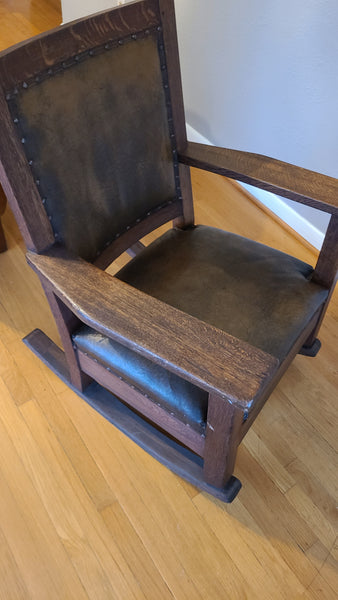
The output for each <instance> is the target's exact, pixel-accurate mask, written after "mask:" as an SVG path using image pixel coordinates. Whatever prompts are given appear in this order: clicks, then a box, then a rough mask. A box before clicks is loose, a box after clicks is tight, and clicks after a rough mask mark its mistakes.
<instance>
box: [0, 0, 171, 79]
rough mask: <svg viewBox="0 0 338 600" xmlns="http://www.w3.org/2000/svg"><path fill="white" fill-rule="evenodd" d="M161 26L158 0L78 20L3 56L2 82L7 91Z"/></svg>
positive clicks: (0, 54) (37, 37) (1, 67)
mask: <svg viewBox="0 0 338 600" xmlns="http://www.w3.org/2000/svg"><path fill="white" fill-rule="evenodd" d="M158 24H159V15H158V14H157V3H156V1H154V0H143V1H141V2H131V3H130V4H129V5H128V6H124V7H123V8H122V7H121V8H120V7H116V8H114V9H112V10H111V11H104V12H101V13H98V14H96V15H94V16H93V17H91V18H90V19H88V17H85V18H83V19H78V20H77V21H73V22H72V23H69V24H66V25H63V26H62V27H58V28H56V29H54V30H51V31H48V32H47V33H42V34H41V35H39V36H36V37H34V38H33V39H32V41H31V42H29V43H28V44H27V43H26V42H23V43H20V44H18V45H17V46H16V47H15V52H13V49H14V48H13V47H12V48H10V49H9V50H4V51H3V52H2V53H0V58H1V61H0V78H1V80H2V81H3V82H4V86H5V87H6V91H7V90H8V91H9V90H11V89H12V88H14V87H15V86H16V85H20V84H22V82H23V81H25V80H26V79H30V78H31V77H33V76H34V75H36V74H38V73H40V72H42V71H44V70H45V69H48V68H50V67H52V66H53V65H55V64H58V63H60V62H62V61H64V60H67V59H68V58H69V57H70V56H75V55H76V54H79V53H81V52H86V51H87V50H90V49H91V48H93V47H95V46H99V45H102V44H105V43H107V42H114V41H116V40H119V39H120V38H123V37H125V36H128V35H131V34H133V33H135V32H137V31H142V30H144V29H146V28H150V27H155V26H156V25H158Z"/></svg>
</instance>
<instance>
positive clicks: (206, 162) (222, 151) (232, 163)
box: [179, 142, 338, 214]
mask: <svg viewBox="0 0 338 600" xmlns="http://www.w3.org/2000/svg"><path fill="white" fill-rule="evenodd" d="M179 161H180V162H181V163H184V164H186V165H189V166H191V167H197V168H199V169H204V170H206V171H212V172H213V173H218V174H219V175H225V176H226V177H230V178H231V179H237V180H238V181H243V183H249V184H250V185H253V186H255V187H259V188H262V189H263V190H267V191H269V192H273V193H275V194H278V195H279V196H284V197H285V198H290V200H295V201H296V202H300V203H302V204H307V205H308V206H312V207H314V208H318V209H320V210H323V211H325V212H328V213H331V214H338V179H334V178H333V177H328V176H326V175H321V174H319V173H315V172H314V171H309V170H307V169H302V168H301V167H296V166H294V165H290V164H288V163H285V162H282V161H280V160H276V159H274V158H269V157H267V156H263V155H262V154H251V153H249V152H241V151H239V150H229V149H227V148H219V147H216V146H207V145H205V144H196V143H194V142H188V143H187V146H186V148H185V149H184V151H182V152H180V153H179Z"/></svg>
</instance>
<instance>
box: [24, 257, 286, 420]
mask: <svg viewBox="0 0 338 600" xmlns="http://www.w3.org/2000/svg"><path fill="white" fill-rule="evenodd" d="M27 261H28V263H29V264H30V266H31V267H32V268H33V269H34V270H35V271H36V272H37V273H38V275H39V276H40V278H41V279H42V280H43V281H44V283H47V284H48V285H49V286H51V288H52V290H53V292H54V293H55V294H56V295H57V296H58V297H59V298H60V299H61V300H62V301H63V302H64V304H66V305H67V306H68V307H69V308H70V309H71V310H72V312H73V313H74V314H75V315H76V316H77V317H78V318H79V319H80V320H81V321H82V322H84V323H86V324H87V325H89V326H90V327H92V328H93V329H96V330H97V331H99V332H100V333H102V334H104V335H106V336H107V337H109V338H111V339H113V340H115V341H117V342H120V343H121V344H123V345H125V346H128V347H129V348H131V349H132V350H134V351H135V352H138V353H139V354H142V355H143V356H145V357H146V358H148V359H150V360H152V361H153V362H156V363H158V364H159V365H161V366H163V367H165V368H167V369H168V370H170V371H172V372H174V373H176V374H177V375H179V376H181V377H182V378H183V379H186V380H188V381H191V382H192V383H194V384H195V385H198V386H199V387H201V388H203V389H205V390H207V391H208V392H215V393H217V394H220V395H221V396H223V397H226V398H227V399H228V400H230V402H232V403H233V404H236V405H237V406H239V407H240V408H242V409H244V410H245V409H249V408H250V406H251V405H252V403H253V402H254V401H255V399H256V397H259V396H260V395H261V393H262V391H263V390H264V388H265V387H266V385H267V383H268V381H270V379H271V377H272V375H273V374H274V373H275V372H276V369H277V366H278V360H277V359H276V358H274V357H272V356H270V355H269V354H266V353H265V352H263V351H261V350H259V349H257V348H254V347H252V346H250V345H249V344H247V343H245V342H242V341H240V340H237V339H236V338H234V337H232V336H230V335H228V334H226V333H224V332H223V331H221V330H219V329H216V328H215V327H213V326H211V325H208V324H206V323H204V322H201V321H199V320H198V319H196V318H195V317H191V316H190V315H187V314H185V313H183V312H181V311H180V310H177V309H175V308H173V307H171V306H169V305H167V304H165V303H163V302H161V301H159V300H157V299H155V298H153V297H151V296H149V295H147V294H145V293H143V292H141V291H139V290H137V289H135V288H133V287H131V286H130V285H128V284H126V283H125V282H123V281H120V280H119V279H116V278H115V277H113V276H111V275H109V274H108V273H105V272H104V271H101V270H100V269H98V268H97V267H95V266H94V265H92V264H89V263H87V262H85V261H84V260H82V259H80V258H77V257H74V256H70V255H69V254H68V253H67V252H66V251H65V250H64V249H62V248H56V247H54V248H53V249H52V250H50V251H49V252H48V253H45V254H35V253H33V252H28V253H27Z"/></svg>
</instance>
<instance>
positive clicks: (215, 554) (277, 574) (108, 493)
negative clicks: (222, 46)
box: [0, 0, 338, 600]
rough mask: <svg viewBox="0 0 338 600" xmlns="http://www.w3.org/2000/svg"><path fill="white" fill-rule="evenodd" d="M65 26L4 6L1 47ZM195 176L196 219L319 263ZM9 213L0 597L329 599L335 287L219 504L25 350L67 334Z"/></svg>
mask: <svg viewBox="0 0 338 600" xmlns="http://www.w3.org/2000/svg"><path fill="white" fill-rule="evenodd" d="M60 21H61V15H60V7H59V3H58V2H57V1H53V0H49V1H48V2H47V1H43V0H35V1H33V2H28V1H24V0H7V1H5V0H0V44H1V47H6V46H7V45H9V44H12V43H15V42H17V41H19V40H20V39H24V38H25V37H29V36H30V35H33V34H34V33H37V32H39V31H41V30H43V29H46V28H50V27H54V26H55V25H57V24H58V23H59V22H60ZM192 177H193V186H194V194H195V199H196V217H197V219H196V220H197V222H204V223H207V224H210V225H214V226H217V227H222V228H225V229H228V230H230V231H233V232H235V233H239V234H242V235H247V236H249V237H251V238H253V239H256V240H258V241H262V242H264V243H266V244H269V245H271V246H275V247H277V248H280V249H281V250H284V251H286V252H289V253H291V254H295V255H296V256H298V257H299V258H301V259H303V260H306V261H308V262H310V263H314V262H315V260H316V253H315V251H314V250H313V249H312V248H311V247H310V246H309V245H308V244H303V243H302V241H301V240H300V239H298V238H297V237H295V236H294V235H293V234H292V233H291V232H290V230H289V229H288V228H286V227H284V226H283V225H282V224H281V223H280V222H279V221H278V220H276V219H274V218H272V217H271V215H269V214H268V213H267V212H265V211H264V210H262V209H261V208H260V207H259V206H258V205H257V204H255V202H253V201H252V200H251V199H250V198H248V196H247V195H246V194H245V193H243V192H242V191H241V190H240V188H238V187H236V186H233V184H232V183H230V182H228V181H226V180H225V179H222V178H220V177H218V176H214V175H211V174H203V173H202V172H199V171H193V174H192ZM3 222H4V228H5V233H6V238H7V242H8V251H7V252H5V253H4V254H1V255H0V452H1V456H2V460H1V463H0V599H1V600H2V599H4V600H12V599H13V600H14V599H24V600H31V599H32V600H33V599H34V600H35V599H40V598H41V599H42V600H45V599H47V598H48V600H54V599H55V600H68V599H70V600H73V599H76V600H78V599H82V598H83V599H85V598H87V599H89V598H90V599H93V600H97V599H99V598H102V599H105V600H107V599H110V598H112V599H113V598H121V599H123V600H129V599H134V598H140V599H147V600H153V599H154V600H155V599H156V600H158V599H162V598H163V599H167V598H168V599H170V598H171V599H176V600H183V599H185V598H186V599H189V600H195V599H196V600H197V599H200V598H201V599H202V598H203V599H204V598H210V599H211V600H216V599H217V600H218V599H222V600H224V599H229V600H233V599H245V598H247V599H249V600H251V599H252V600H253V599H256V598H257V599H263V600H264V599H266V600H271V599H273V600H275V599H277V600H278V599H284V598H287V599H288V600H290V599H291V600H293V599H302V600H319V599H327V600H331V599H332V600H334V599H335V598H336V597H337V589H338V575H337V559H338V544H337V489H338V481H337V465H338V460H337V439H338V435H337V396H338V394H337V390H338V357H337V341H338V295H337V293H335V295H334V298H333V301H332V303H331V307H330V309H329V312H328V315H327V317H326V320H325V322H324V325H323V328H322V332H321V336H320V337H321V340H322V343H323V347H322V350H321V351H320V353H319V355H318V356H317V357H316V358H315V359H311V358H306V357H303V356H298V357H297V358H296V359H295V361H294V363H293V365H292V366H291V368H290V369H289V371H288V373H287V374H286V375H285V376H284V378H283V379H282V381H281V382H280V384H279V386H278V388H277V389H276V391H275V392H274V394H273V395H272V397H271V398H270V400H269V401H268V403H267V405H266V406H265V408H264V410H263V411H262V413H261V414H260V416H259V417H258V419H257V421H256V422H255V424H254V426H253V428H252V429H251V430H250V431H249V433H248V435H247V437H246V438H245V439H244V441H243V443H242V445H241V447H240V450H239V455H238V461H237V467H236V475H238V477H239V478H240V479H241V480H242V483H243V488H242V490H241V492H240V494H239V496H238V497H237V499H236V500H235V501H234V502H233V504H231V505H223V504H222V503H220V502H218V501H217V500H215V499H213V498H211V497H209V496H207V495H206V494H202V493H199V492H198V490H196V489H195V488H193V487H192V486H190V485H189V484H187V483H185V482H184V481H182V480H181V479H179V478H178V477H176V476H175V475H174V474H172V473H170V472H169V471H168V470H166V469H165V468H164V467H162V466H161V465H160V464H158V463H156V461H154V460H153V459H152V458H150V457H149V456H148V455H147V454H145V453H144V452H143V451H142V450H141V449H140V448H138V447H137V446H135V445H134V444H133V443H132V442H131V441H129V440H128V439H127V438H126V437H124V436H123V435H122V434H121V433H119V432H118V431H117V430H115V429H114V428H113V427H112V426H111V425H110V424H109V423H108V422H106V421H104V420H103V419H102V418H101V417H100V416H99V415H98V414H96V413H94V412H93V410H92V409H91V408H90V407H88V406H87V405H86V404H85V403H83V401H81V400H80V399H79V398H78V397H77V396H76V395H75V394H74V393H73V392H71V391H70V390H69V389H68V388H67V387H66V386H65V385H64V384H63V383H62V382H61V381H60V380H58V379H57V378H56V377H55V376H54V375H53V373H51V372H50V371H49V370H48V369H47V368H46V367H45V366H44V365H43V364H42V363H41V362H39V360H38V359H37V358H36V357H35V356H34V355H33V354H31V353H30V351H29V350H28V349H27V348H26V347H25V346H24V345H23V344H22V342H21V338H22V337H23V336H24V335H26V334H27V333H28V332H29V331H30V330H31V329H33V328H35V327H40V328H41V329H43V330H44V331H46V333H47V334H48V335H49V336H50V337H52V338H53V339H54V340H55V341H58V334H57V331H56V329H55V326H54V324H53V321H52V318H51V315H50V312H49V308H48V305H47V303H46V301H45V299H44V296H43V294H42V291H41V288H40V285H39V283H38V280H37V278H36V276H35V275H34V273H33V272H32V270H31V269H29V268H28V266H27V265H26V262H25V257H24V247H23V244H22V240H21V237H20V234H19V232H18V229H17V227H16V224H15V222H14V219H13V216H12V214H11V212H10V211H9V209H6V212H5V215H4V218H3ZM150 237H151V236H150ZM124 260H125V259H124V258H122V259H121V260H120V261H119V265H118V266H121V264H122V263H123V262H124Z"/></svg>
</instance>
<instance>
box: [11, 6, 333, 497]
mask: <svg viewBox="0 0 338 600" xmlns="http://www.w3.org/2000/svg"><path fill="white" fill-rule="evenodd" d="M179 72H180V71H179V61H178V50H177V39H176V29H175V19H174V8H173V1H172V0H140V1H139V2H134V3H131V4H129V5H124V6H123V7H119V8H116V9H113V10H110V11H105V12H102V13H99V14H97V15H94V16H91V17H89V18H86V19H80V20H79V21H76V22H74V23H70V24H69V25H65V26H63V27H60V28H57V29H55V30H53V31H51V32H48V33H46V34H43V35H40V36H38V37H36V38H33V39H32V40H30V41H28V42H26V43H23V44H20V45H19V46H17V47H14V48H13V49H10V50H8V51H5V52H3V53H2V54H1V55H0V85H1V94H0V115H1V124H0V134H1V135H0V159H1V165H2V167H1V171H0V173H1V182H2V185H3V187H4V190H5V192H6V195H7V198H8V200H9V202H10V205H11V206H12V208H13V211H14V213H15V215H16V218H17V221H18V223H19V226H20V228H21V231H22V234H23V236H24V239H25V242H26V245H27V249H28V252H27V260H28V262H29V264H30V265H31V266H32V268H33V269H34V270H35V271H36V272H37V274H38V276H39V278H40V281H41V283H42V286H43V288H44V290H45V293H46V295H47V298H48V300H49V303H50V306H51V309H52V311H53V314H54V317H55V319H56V321H57V324H58V328H59V332H60V336H61V339H62V343H63V350H61V349H60V348H58V347H57V346H55V344H54V343H53V342H52V341H51V340H49V339H48V338H47V337H46V336H45V334H43V333H42V332H40V331H37V330H36V331H34V332H32V333H31V334H29V335H28V336H27V338H26V339H25V341H26V343H27V344H28V345H29V346H30V347H31V348H32V350H33V351H34V352H36V353H37V354H38V355H39V356H40V357H41V359H42V360H43V361H44V362H46V363H47V364H48V365H49V366H50V367H51V368H52V369H53V370H54V371H55V372H57V373H58V374H59V376H60V377H61V378H63V380H64V381H66V382H67V383H68V384H69V385H70V386H71V387H72V388H73V389H74V390H75V391H77V393H78V394H80V395H81V396H82V397H83V398H84V399H85V400H86V401H87V402H89V403H90V404H91V405H92V406H94V408H96V409H97V410H98V411H99V412H100V413H101V414H103V415H104V416H105V417H106V418H107V419H109V420H110V421H111V422H112V423H114V424H115V425H116V426H117V427H119V428H120V429H121V430H122V431H124V432H125V433H126V434H127V435H129V436H130V437H131V438H132V439H134V440H135V441H136V442H137V443H138V444H140V445H141V446H142V447H143V448H145V449H146V450H147V451H148V452H149V453H150V454H152V455H153V456H155V457H156V458H157V459H158V460H160V461H161V462H163V463H164V464H166V465H167V466H168V467H169V468H171V469H173V470H174V471H175V472H176V473H178V474H179V475H180V476H182V477H184V478H186V479H187V480H188V481H190V482H192V483H194V484H195V485H197V486H198V487H199V488H200V489H203V490H206V491H208V492H210V493H211V494H212V495H214V496H216V497H218V498H220V499H222V500H224V501H226V502H229V501H232V500H233V498H234V497H235V496H236V494H237V492H238V490H239V488H240V482H239V481H238V479H236V478H235V477H234V476H233V471H234V465H235V459H236V452H237V448H238V445H239V443H240V441H241V439H242V438H243V436H244V435H245V433H246V432H247V430H248V429H249V427H250V426H251V424H252V423H253V421H254V419H255V418H256V416H257V414H258V413H259V411H260V410H261V408H262V407H263V405H264V403H265V401H266V400H267V398H268V397H269V395H270V394H271V392H272V390H273V389H274V387H275V386H276V384H277V382H278V381H279V379H280V378H281V376H282V375H283V373H284V372H285V370H286V369H287V367H288V365H289V364H290V362H291V361H292V359H293V358H294V356H295V355H296V354H297V353H298V352H302V353H305V354H309V355H315V354H316V352H317V351H318V347H319V343H318V341H317V332H318V329H319V326H320V323H321V321H322V319H323V316H324V314H325V311H326V308H327V305H328V302H329V298H330V295H331V293H332V290H333V287H334V284H335V280H336V274H337V266H338V244H337V241H338V234H337V231H338V227H337V223H338V217H337V215H338V200H337V198H338V181H337V180H334V179H332V178H329V177H324V176H322V175H318V174H316V173H312V172H309V171H306V170H304V169H300V168H298V167H295V166H291V165H287V164H284V163H281V162H279V161H275V160H272V159H269V158H266V157H263V156H259V155H252V154H248V153H243V152H236V151H233V150H226V149H221V148H213V147H207V146H203V145H200V144H192V143H188V142H187V139H186V131H185V118H184V110H183V101H182V90H181V81H180V75H179ZM190 166H195V167H198V168H202V169H207V170H210V171H213V172H216V173H219V174H221V175H225V176H227V177H232V178H235V179H237V180H240V181H246V182H248V183H250V184H252V185H256V186H258V187H261V188H264V189H267V190H271V191H274V192H276V193H278V194H280V195H284V196H286V197H287V198H292V199H293V200H296V201H297V202H301V203H305V204H309V205H311V206H314V207H316V208H319V209H321V210H325V211H327V212H329V213H331V215H332V216H331V220H330V224H329V228H328V231H327V235H326V239H325V242H324V246H323V249H322V251H321V254H320V257H319V260H318V263H317V266H316V267H315V269H313V267H312V266H310V265H307V264H305V263H303V262H301V261H299V260H297V259H296V258H294V257H291V256H288V255H286V254H283V253H281V252H278V251H277V250H274V249H271V248H267V247H266V246H263V245H262V244H258V243H256V242H253V241H251V240H247V239H244V238H242V237H239V236H236V235H233V234H230V233H227V232H224V231H220V230H217V229H214V228H210V227H205V226H203V225H198V226H195V225H194V216H193V204H192V192H191V185H190V172H189V168H190ZM170 220H173V225H174V226H173V228H172V229H170V230H169V231H168V232H167V233H165V234H164V235H162V236H160V237H158V238H157V239H156V241H155V242H154V243H152V244H151V245H150V246H148V247H144V246H143V244H142V243H141V242H140V240H141V238H143V237H144V236H145V235H146V234H148V233H149V232H151V231H153V230H155V229H156V228H157V227H159V226H160V225H162V224H163V223H166V222H168V221H170ZM126 250H127V251H129V252H130V254H131V255H132V256H133V258H132V260H130V262H129V263H128V264H127V265H126V267H124V268H123V269H122V270H121V271H120V272H119V273H118V274H117V275H116V276H114V277H113V276H111V275H109V274H107V273H106V272H105V271H104V269H106V267H107V266H108V265H109V264H110V263H111V262H112V261H113V260H115V259H116V258H117V257H118V256H119V255H121V253H123V252H124V251H126Z"/></svg>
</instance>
